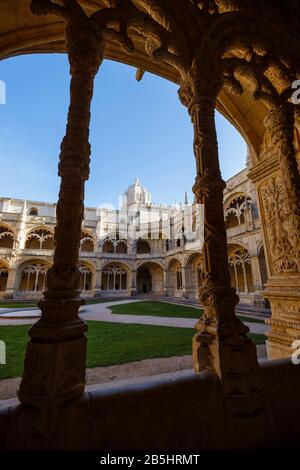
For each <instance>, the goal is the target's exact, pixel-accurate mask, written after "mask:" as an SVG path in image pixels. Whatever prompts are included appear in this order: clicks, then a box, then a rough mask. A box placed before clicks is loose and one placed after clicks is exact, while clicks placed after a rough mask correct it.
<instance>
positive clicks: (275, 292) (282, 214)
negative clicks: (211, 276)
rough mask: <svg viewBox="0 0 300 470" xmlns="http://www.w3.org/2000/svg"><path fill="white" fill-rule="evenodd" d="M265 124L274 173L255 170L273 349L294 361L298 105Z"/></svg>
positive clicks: (299, 278) (298, 313)
mask: <svg viewBox="0 0 300 470" xmlns="http://www.w3.org/2000/svg"><path fill="white" fill-rule="evenodd" d="M265 126H266V131H267V133H268V134H269V136H270V137H271V142H272V146H273V147H272V148H273V154H274V157H273V159H274V160H275V161H274V164H273V165H272V170H269V171H268V169H267V167H266V171H265V172H263V171H260V169H259V168H257V169H256V168H254V169H253V170H252V171H251V174H250V176H251V178H252V180H253V181H255V182H256V183H257V187H258V194H259V203H260V211H261V218H262V225H263V231H264V238H265V252H266V257H267V264H268V268H269V281H268V283H267V287H266V290H265V292H264V296H265V297H266V298H267V299H268V300H269V301H270V303H271V308H272V318H271V320H269V321H268V322H267V323H269V324H270V325H271V330H270V332H269V333H268V335H267V336H268V340H267V350H268V357H269V358H270V359H276V358H282V357H289V356H290V355H291V353H292V352H293V350H294V349H293V347H292V345H293V342H294V341H295V340H296V339H300V235H299V234H300V175H299V170H298V165H297V160H296V155H295V148H294V114H293V108H292V105H289V104H285V105H282V106H279V107H277V108H273V109H271V110H270V112H269V114H268V116H267V117H266V119H265ZM269 167H270V165H269Z"/></svg>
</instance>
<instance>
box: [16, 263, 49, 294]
mask: <svg viewBox="0 0 300 470" xmlns="http://www.w3.org/2000/svg"><path fill="white" fill-rule="evenodd" d="M49 268H50V263H49V262H47V261H43V260H37V259H34V260H28V261H25V262H23V263H22V264H21V265H20V266H19V267H18V270H17V271H18V276H17V277H18V278H19V288H18V291H19V292H18V296H24V297H28V296H29V297H30V296H37V295H41V294H42V292H43V291H44V290H45V287H46V279H47V272H48V270H49Z"/></svg>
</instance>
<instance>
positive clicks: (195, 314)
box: [110, 300, 264, 323]
mask: <svg viewBox="0 0 300 470" xmlns="http://www.w3.org/2000/svg"><path fill="white" fill-rule="evenodd" d="M110 309H111V311H112V313H118V314H121V315H149V316H152V317H173V318H200V317H202V315H203V310H202V309H201V308H193V307H186V306H184V305H174V304H169V303H167V302H159V301H151V300H149V301H145V302H132V303H128V304H121V305H112V306H111V307H110ZM238 317H239V318H240V319H241V320H242V321H244V322H249V323H264V320H256V319H255V318H251V317H244V316H242V315H240V316H239V315H238Z"/></svg>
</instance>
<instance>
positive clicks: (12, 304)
mask: <svg viewBox="0 0 300 470" xmlns="http://www.w3.org/2000/svg"><path fill="white" fill-rule="evenodd" d="M115 300H116V299H88V300H86V301H85V303H86V304H87V305H91V304H101V303H103V302H114V301H115ZM28 307H37V303H36V302H34V301H28V302H21V301H20V302H16V301H14V300H11V301H7V302H5V301H4V302H0V308H28Z"/></svg>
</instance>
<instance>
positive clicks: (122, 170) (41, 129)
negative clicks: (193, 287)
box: [0, 54, 246, 207]
mask: <svg viewBox="0 0 300 470" xmlns="http://www.w3.org/2000/svg"><path fill="white" fill-rule="evenodd" d="M0 80H4V81H5V82H6V87H7V103H6V105H0V162H1V176H2V178H1V188H0V196H5V197H13V198H20V199H32V200H37V201H49V202H55V201H56V200H57V195H58V189H59V178H58V176H57V163H58V155H59V146H60V142H61V138H62V137H63V135H64V132H65V125H66V115H67V109H68V103H69V67H68V62H67V57H66V56H65V55H58V54H56V55H32V56H22V57H16V58H12V59H9V60H6V61H2V62H1V65H0ZM177 89H178V87H177V86H176V85H174V84H172V83H170V82H168V81H166V80H163V79H161V78H160V77H157V76H155V75H152V74H148V73H147V74H145V76H144V78H143V80H142V81H141V82H139V83H138V82H136V81H135V69H134V68H132V67H129V66H126V65H123V64H118V63H116V62H110V61H105V62H104V63H103V65H102V67H101V69H100V71H99V73H98V76H97V78H96V83H95V94H94V100H93V107H92V122H91V134H90V142H91V145H92V162H91V175H90V179H89V181H88V182H87V185H86V205H87V206H95V207H96V206H98V205H99V204H103V203H110V204H113V205H114V206H117V205H118V197H119V195H120V194H121V193H122V192H123V191H124V189H125V188H127V186H129V184H131V183H132V182H133V181H134V179H135V178H136V177H137V176H138V177H139V179H140V181H141V183H142V184H143V185H144V186H145V187H146V188H147V189H148V190H149V191H150V192H151V193H152V200H153V202H162V203H166V204H170V203H173V202H174V201H175V199H176V200H177V202H179V201H183V198H184V192H185V191H188V194H189V196H190V198H191V196H192V193H191V187H192V185H193V181H194V177H195V162H194V156H193V145H192V144H193V130H192V124H191V122H190V119H189V116H188V114H187V111H186V109H185V108H184V107H183V106H182V105H181V104H180V102H179V100H178V98H177ZM217 131H218V140H219V152H220V162H221V169H222V174H223V178H224V179H228V178H229V177H230V176H232V175H234V174H235V173H237V172H238V171H240V170H241V169H243V168H244V166H245V162H246V144H245V142H244V140H243V139H242V137H241V136H240V135H239V134H238V132H237V131H236V130H235V129H234V128H233V127H232V126H231V125H230V124H229V123H228V122H227V121H226V120H225V119H224V118H223V117H222V116H221V115H219V114H217Z"/></svg>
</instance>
